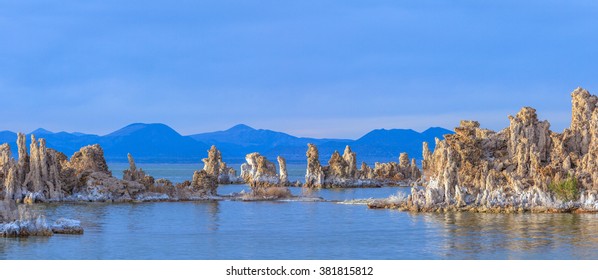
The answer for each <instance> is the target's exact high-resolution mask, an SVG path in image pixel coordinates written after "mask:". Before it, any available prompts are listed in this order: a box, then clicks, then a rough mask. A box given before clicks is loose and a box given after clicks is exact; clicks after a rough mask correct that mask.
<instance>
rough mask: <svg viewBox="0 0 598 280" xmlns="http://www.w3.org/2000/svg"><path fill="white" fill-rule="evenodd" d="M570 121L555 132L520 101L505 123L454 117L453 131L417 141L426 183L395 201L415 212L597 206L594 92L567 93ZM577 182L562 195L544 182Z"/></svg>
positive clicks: (597, 102) (596, 101) (597, 112)
mask: <svg viewBox="0 0 598 280" xmlns="http://www.w3.org/2000/svg"><path fill="white" fill-rule="evenodd" d="M571 96H572V104H573V106H572V120H571V126H570V127H569V128H568V129H565V131H564V132H563V133H562V134H559V133H554V132H552V131H550V124H549V123H548V121H539V120H538V117H537V114H536V110H534V109H532V108H529V107H524V108H522V109H521V111H520V112H519V113H517V114H516V115H515V116H510V117H509V120H510V124H509V127H508V128H506V129H504V130H502V131H500V132H494V131H490V130H487V129H481V128H480V125H479V123H478V122H475V121H462V122H461V124H460V126H459V127H457V128H456V129H455V132H456V133H455V134H454V135H447V136H446V137H445V140H443V141H439V140H437V143H436V149H435V151H434V153H433V154H430V152H429V150H428V149H427V145H426V144H424V146H423V157H424V161H423V166H424V173H425V174H426V176H425V180H426V187H425V188H413V189H412V194H411V196H410V197H409V200H408V202H405V203H404V204H403V205H400V206H398V207H399V208H404V209H410V210H418V211H430V210H431V211H437V210H438V209H444V210H447V209H448V210H451V209H452V210H467V211H512V209H518V211H527V210H529V211H572V210H576V209H583V210H587V211H598V202H597V201H596V193H597V191H598V167H597V165H596V162H598V161H597V160H598V97H596V96H593V95H590V94H589V93H588V92H587V91H586V90H584V89H581V88H578V89H576V90H575V91H574V92H573V93H572V95H571ZM564 180H569V182H576V183H577V190H576V192H577V193H579V195H578V197H575V198H573V199H572V200H567V201H564V200H563V198H562V197H561V198H559V197H557V196H556V195H555V194H554V193H553V192H552V190H551V188H550V187H549V186H550V185H551V184H552V185H553V188H554V187H555V186H558V184H560V183H561V182H563V181H564Z"/></svg>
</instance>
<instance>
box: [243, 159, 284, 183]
mask: <svg viewBox="0 0 598 280" xmlns="http://www.w3.org/2000/svg"><path fill="white" fill-rule="evenodd" d="M245 161H246V163H243V164H242V165H241V177H243V179H244V180H245V182H247V183H248V184H249V185H250V186H251V187H252V188H254V187H269V186H278V185H280V177H279V176H278V174H276V166H275V165H274V163H272V162H270V161H269V160H268V159H267V158H266V157H264V156H262V155H260V154H259V153H251V154H248V155H247V156H245Z"/></svg>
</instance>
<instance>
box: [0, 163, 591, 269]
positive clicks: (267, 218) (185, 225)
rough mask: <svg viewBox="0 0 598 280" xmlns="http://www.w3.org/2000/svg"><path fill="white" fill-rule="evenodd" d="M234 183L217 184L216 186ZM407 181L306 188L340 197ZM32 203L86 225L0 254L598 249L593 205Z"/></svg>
mask: <svg viewBox="0 0 598 280" xmlns="http://www.w3.org/2000/svg"><path fill="white" fill-rule="evenodd" d="M142 167H143V166H142ZM149 167H150V168H147V170H148V171H149V172H150V173H151V174H155V173H153V172H152V171H151V169H152V168H151V167H153V166H149ZM191 172H192V171H191ZM183 173H184V172H182V173H181V174H183ZM185 174H186V173H185ZM115 175H117V174H116V173H115ZM177 176H178V175H177ZM182 176H184V175H181V177H182ZM243 189H247V187H246V186H242V185H241V186H222V187H220V188H219V193H221V194H228V193H231V192H238V191H240V190H243ZM408 191H409V190H408V189H406V188H380V189H349V190H322V191H320V192H317V193H314V194H312V195H316V196H320V197H323V198H326V199H330V200H345V199H355V198H370V197H373V198H377V197H380V198H381V197H387V196H389V195H391V194H395V193H396V192H408ZM293 192H294V193H300V192H301V190H300V189H299V188H294V189H293ZM35 207H36V208H37V209H38V210H40V211H44V212H45V213H46V216H47V217H48V220H54V219H56V218H59V217H68V218H73V219H78V220H81V222H82V226H83V227H84V228H85V234H84V235H80V236H69V235H55V236H52V237H30V238H22V239H15V238H3V239H0V259H598V222H597V221H598V215H596V214H478V213H446V214H444V213H443V214H437V213H407V212H398V211H392V210H370V209H367V207H366V206H364V205H346V204H338V203H333V202H239V201H220V202H156V203H127V204H109V203H91V204H88V203H86V204H62V205H57V204H50V205H36V206H35Z"/></svg>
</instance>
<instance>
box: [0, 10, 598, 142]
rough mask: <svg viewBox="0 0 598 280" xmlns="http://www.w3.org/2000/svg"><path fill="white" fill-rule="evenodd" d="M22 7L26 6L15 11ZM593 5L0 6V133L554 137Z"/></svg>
mask: <svg viewBox="0 0 598 280" xmlns="http://www.w3.org/2000/svg"><path fill="white" fill-rule="evenodd" d="M24 2H26V3H24ZM597 15H598V4H597V2H595V1H546V0H545V1H510V0H507V1H425V0H424V1H396V0H395V1H375V0H374V1H348V0H344V1H323V0H319V1H310V0H305V1H226V0H219V1H172V0H171V1H152V0H147V1H112V0H104V1H69V0H67V1H0V42H2V43H1V44H0V97H1V100H0V104H1V106H2V107H1V108H2V109H1V110H0V130H4V129H7V130H13V131H25V132H28V131H31V130H33V129H35V128H38V127H44V128H46V129H49V130H53V131H60V130H66V131H83V132H90V133H97V134H104V133H108V132H111V131H113V130H116V129H118V128H120V127H122V126H124V125H127V124H129V123H132V122H161V123H166V124H168V125H170V126H171V127H173V128H174V129H176V130H177V131H179V132H181V133H182V134H191V133H197V132H205V131H213V130H222V129H226V128H228V127H230V126H232V125H234V124H237V123H245V124H248V125H251V126H253V127H257V128H268V129H273V130H279V131H284V132H288V133H292V134H296V135H300V136H313V137H343V138H356V137H359V136H361V135H363V134H364V133H366V132H368V131H370V130H372V129H376V128H413V129H416V130H424V129H426V128H427V127H430V126H443V127H446V128H453V127H455V126H457V125H458V121H459V120H461V119H475V120H479V121H480V122H481V124H482V126H483V127H487V128H490V129H494V130H498V129H502V128H504V127H505V126H507V125H508V119H507V115H508V114H515V113H516V112H517V111H518V110H519V109H520V108H521V107H522V106H532V107H535V108H537V109H538V111H539V115H540V118H542V119H548V120H549V121H550V122H551V123H552V128H553V129H554V130H556V131H561V130H562V129H563V128H564V127H566V126H568V125H569V122H570V107H571V104H570V95H569V94H570V92H571V91H573V90H574V89H575V88H576V87H577V86H582V87H584V88H586V89H588V90H589V91H590V92H598V81H597V79H598V70H597V66H598V51H597V47H596V46H597V45H598V44H597V43H598V16H597Z"/></svg>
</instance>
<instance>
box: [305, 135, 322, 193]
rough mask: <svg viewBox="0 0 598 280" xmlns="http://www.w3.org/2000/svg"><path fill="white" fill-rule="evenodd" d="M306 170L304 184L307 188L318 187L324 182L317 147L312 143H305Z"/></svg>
mask: <svg viewBox="0 0 598 280" xmlns="http://www.w3.org/2000/svg"><path fill="white" fill-rule="evenodd" d="M305 156H306V157H307V170H306V172H305V184H304V187H307V188H314V187H315V188H319V187H321V186H322V184H323V183H324V172H323V170H322V165H321V164H320V154H319V152H318V147H316V145H314V144H311V143H309V144H307V152H306V153H305Z"/></svg>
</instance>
